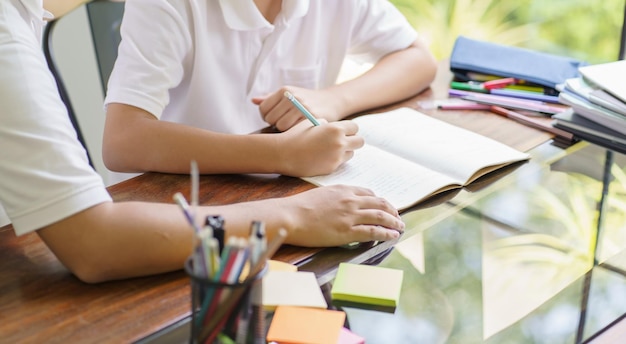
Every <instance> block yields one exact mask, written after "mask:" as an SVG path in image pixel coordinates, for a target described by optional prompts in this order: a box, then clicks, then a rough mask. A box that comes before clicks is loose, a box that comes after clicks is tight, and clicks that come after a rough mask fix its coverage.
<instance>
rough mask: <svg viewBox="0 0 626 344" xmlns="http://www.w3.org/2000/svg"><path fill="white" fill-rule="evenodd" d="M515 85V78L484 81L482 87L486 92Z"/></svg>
mask: <svg viewBox="0 0 626 344" xmlns="http://www.w3.org/2000/svg"><path fill="white" fill-rule="evenodd" d="M515 83H516V80H515V78H502V79H495V80H489V81H485V82H483V87H484V88H486V89H488V90H493V89H496V88H503V87H506V86H508V85H512V84H515Z"/></svg>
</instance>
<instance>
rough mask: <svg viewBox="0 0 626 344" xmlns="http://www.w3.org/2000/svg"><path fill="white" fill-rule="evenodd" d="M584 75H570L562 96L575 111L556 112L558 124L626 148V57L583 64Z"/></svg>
mask: <svg viewBox="0 0 626 344" xmlns="http://www.w3.org/2000/svg"><path fill="white" fill-rule="evenodd" d="M579 71H580V74H581V75H582V76H581V77H578V78H572V79H568V80H567V81H566V83H565V87H564V89H563V90H562V92H561V93H560V95H559V100H560V101H561V103H563V104H565V105H569V106H571V107H572V109H573V112H574V113H573V114H572V113H563V114H559V115H555V116H554V117H553V118H554V119H555V123H554V126H555V127H557V128H561V129H564V130H567V131H570V132H572V133H574V134H575V135H576V136H578V137H579V138H582V139H585V140H587V141H590V142H593V143H596V144H600V145H603V146H606V147H609V148H612V149H617V150H618V151H626V146H624V145H623V143H622V142H623V139H624V136H625V135H626V83H625V82H624V80H626V61H623V60H622V61H617V62H609V63H603V64H597V65H590V66H584V67H580V68H579Z"/></svg>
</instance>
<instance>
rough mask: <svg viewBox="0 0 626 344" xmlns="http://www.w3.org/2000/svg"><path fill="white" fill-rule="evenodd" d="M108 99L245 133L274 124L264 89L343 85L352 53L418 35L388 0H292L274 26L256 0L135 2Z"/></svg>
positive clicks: (375, 50)
mask: <svg viewBox="0 0 626 344" xmlns="http://www.w3.org/2000/svg"><path fill="white" fill-rule="evenodd" d="M121 33H122V43H121V45H120V48H119V56H118V59H117V61H116V64H115V68H114V71H113V73H112V75H111V77H110V79H109V85H108V95H107V97H106V100H105V103H106V104H109V103H124V104H129V105H133V106H136V107H139V108H142V109H144V110H146V111H148V112H150V113H152V114H153V115H155V116H156V117H157V118H160V119H162V120H166V121H172V122H178V123H184V124H188V125H193V126H197V127H201V128H205V129H209V130H212V131H218V132H224V133H233V134H244V133H250V132H252V131H255V130H258V129H261V128H263V127H266V126H267V123H265V122H264V121H262V119H261V116H260V114H259V110H258V106H256V105H254V104H252V102H251V98H252V97H254V96H260V95H266V94H268V93H270V92H274V91H276V90H277V89H279V88H280V87H282V86H286V85H290V86H299V87H304V88H311V89H315V88H324V87H328V86H330V85H333V84H334V83H335V82H336V79H337V76H338V74H339V71H340V69H341V66H342V64H343V61H344V58H345V57H346V56H347V55H352V56H355V57H357V58H359V59H361V60H363V61H368V62H376V61H377V60H378V59H380V58H381V57H382V56H384V55H386V54H388V53H390V52H393V51H397V50H400V49H403V48H406V47H408V46H409V45H410V44H411V43H413V42H414V41H415V39H416V37H417V33H416V32H415V31H414V30H413V28H412V27H411V26H410V25H409V24H408V22H407V21H406V19H405V18H404V17H403V16H402V14H401V13H400V12H399V11H398V10H397V9H396V8H395V7H394V6H393V5H392V4H391V3H389V2H388V1H387V0H338V1H324V0H283V10H282V12H281V13H280V14H279V15H278V17H277V18H276V20H275V21H274V24H270V23H269V22H267V21H266V20H265V18H264V17H263V16H262V15H261V13H260V12H259V11H258V9H257V8H256V6H255V5H254V3H253V2H252V1H232V0H219V1H218V0H212V1H207V0H189V1H179V0H134V1H128V2H126V7H125V12H124V20H123V23H122V29H121Z"/></svg>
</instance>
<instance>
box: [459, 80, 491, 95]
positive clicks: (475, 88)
mask: <svg viewBox="0 0 626 344" xmlns="http://www.w3.org/2000/svg"><path fill="white" fill-rule="evenodd" d="M450 88H453V89H455V90H462V91H471V92H480V93H489V90H487V89H486V88H484V87H483V86H482V85H480V84H472V83H468V82H460V81H452V82H451V83H450Z"/></svg>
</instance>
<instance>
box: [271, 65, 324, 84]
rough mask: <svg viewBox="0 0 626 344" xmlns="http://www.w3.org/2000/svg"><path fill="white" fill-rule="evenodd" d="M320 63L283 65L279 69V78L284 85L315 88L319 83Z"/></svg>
mask: <svg viewBox="0 0 626 344" xmlns="http://www.w3.org/2000/svg"><path fill="white" fill-rule="evenodd" d="M321 66H322V63H321V62H318V63H315V64H311V65H306V66H298V67H283V68H281V69H280V78H281V80H282V84H283V85H285V86H296V87H302V88H307V89H317V88H319V85H320V74H321V68H322V67H321Z"/></svg>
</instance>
